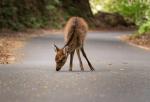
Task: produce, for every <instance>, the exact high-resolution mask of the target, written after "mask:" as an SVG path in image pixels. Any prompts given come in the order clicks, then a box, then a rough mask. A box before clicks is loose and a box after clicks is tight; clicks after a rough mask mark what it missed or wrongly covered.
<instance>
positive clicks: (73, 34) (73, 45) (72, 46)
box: [54, 17, 95, 71]
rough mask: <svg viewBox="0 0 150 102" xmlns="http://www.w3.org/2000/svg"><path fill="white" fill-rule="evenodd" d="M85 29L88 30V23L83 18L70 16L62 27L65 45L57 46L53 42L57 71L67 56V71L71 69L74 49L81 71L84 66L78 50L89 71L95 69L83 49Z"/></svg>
mask: <svg viewBox="0 0 150 102" xmlns="http://www.w3.org/2000/svg"><path fill="white" fill-rule="evenodd" d="M87 31H88V25H87V23H86V21H85V20H84V19H83V18H81V17H71V18H70V19H69V20H68V21H67V23H66V25H65V28H64V40H65V45H64V46H63V47H62V48H58V47H57V46H56V45H55V44H54V48H55V52H56V56H55V62H56V71H59V70H60V69H61V68H62V67H63V66H64V64H65V63H66V60H67V58H68V56H70V67H69V71H72V67H73V57H74V53H75V51H76V53H77V56H78V59H79V63H80V68H81V71H84V67H83V63H82V60H81V56H80V52H81V53H82V55H83V56H84V58H85V59H86V61H87V63H88V65H89V67H90V70H91V71H94V70H95V69H94V68H93V66H92V64H91V62H90V61H89V59H88V58H87V55H86V53H85V51H84V41H85V38H86V35H87Z"/></svg>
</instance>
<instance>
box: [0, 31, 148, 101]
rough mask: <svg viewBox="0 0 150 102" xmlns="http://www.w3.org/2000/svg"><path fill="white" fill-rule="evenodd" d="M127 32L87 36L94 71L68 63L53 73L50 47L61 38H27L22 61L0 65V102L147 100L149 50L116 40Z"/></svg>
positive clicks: (60, 40) (58, 43) (85, 64)
mask: <svg viewBox="0 0 150 102" xmlns="http://www.w3.org/2000/svg"><path fill="white" fill-rule="evenodd" d="M128 33H130V32H93V33H89V34H88V37H87V42H86V45H85V50H86V52H87V53H88V57H89V59H90V60H91V62H92V64H93V66H94V67H95V69H96V71H95V72H90V71H89V67H88V65H87V63H86V62H85V61H84V67H85V69H86V71H85V72H80V67H79V65H78V60H77V57H76V58H75V61H74V67H73V70H74V71H73V72H68V69H69V68H68V64H69V62H67V64H66V65H65V66H64V68H63V69H62V71H60V72H56V71H55V64H54V63H55V62H54V51H53V48H52V43H53V41H55V43H56V44H57V45H58V46H62V44H63V38H62V36H61V35H48V36H44V37H37V38H34V39H31V40H29V41H28V43H27V44H26V46H25V48H24V49H22V50H23V51H24V53H25V57H24V59H23V60H22V61H21V62H19V63H17V64H13V65H0V102H150V52H149V51H146V50H143V49H139V48H136V47H133V46H130V45H128V44H127V43H124V42H122V41H120V40H119V39H117V38H116V37H117V36H120V35H122V34H128Z"/></svg>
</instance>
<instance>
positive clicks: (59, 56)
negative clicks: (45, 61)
mask: <svg viewBox="0 0 150 102" xmlns="http://www.w3.org/2000/svg"><path fill="white" fill-rule="evenodd" d="M54 47H55V52H56V56H55V62H56V71H59V70H60V69H61V68H62V67H63V65H64V64H65V63H66V60H67V57H68V53H67V52H66V51H65V48H62V49H60V48H58V47H57V46H56V45H55V44H54Z"/></svg>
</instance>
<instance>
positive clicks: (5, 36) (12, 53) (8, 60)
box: [0, 29, 62, 64]
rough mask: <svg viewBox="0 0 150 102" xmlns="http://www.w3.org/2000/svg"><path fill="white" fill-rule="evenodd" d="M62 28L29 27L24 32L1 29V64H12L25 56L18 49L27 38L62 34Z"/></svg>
mask: <svg viewBox="0 0 150 102" xmlns="http://www.w3.org/2000/svg"><path fill="white" fill-rule="evenodd" d="M60 32H62V31H60V30H49V29H38V30H37V29H28V30H26V31H22V32H14V31H9V30H1V31H0V64H12V63H15V62H16V61H19V60H20V59H22V57H23V55H24V54H23V52H20V51H18V49H20V48H22V47H23V46H24V45H25V42H26V41H27V39H30V38H33V37H37V36H44V35H48V34H60Z"/></svg>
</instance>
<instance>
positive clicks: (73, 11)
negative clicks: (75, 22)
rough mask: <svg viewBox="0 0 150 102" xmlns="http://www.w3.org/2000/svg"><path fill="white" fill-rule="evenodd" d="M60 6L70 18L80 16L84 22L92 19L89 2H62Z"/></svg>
mask: <svg viewBox="0 0 150 102" xmlns="http://www.w3.org/2000/svg"><path fill="white" fill-rule="evenodd" d="M62 6H63V9H64V10H65V11H66V12H68V13H69V15H71V16H80V17H83V18H85V19H86V20H90V19H91V18H93V13H92V11H91V7H90V3H89V0H62Z"/></svg>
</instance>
